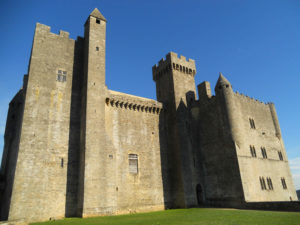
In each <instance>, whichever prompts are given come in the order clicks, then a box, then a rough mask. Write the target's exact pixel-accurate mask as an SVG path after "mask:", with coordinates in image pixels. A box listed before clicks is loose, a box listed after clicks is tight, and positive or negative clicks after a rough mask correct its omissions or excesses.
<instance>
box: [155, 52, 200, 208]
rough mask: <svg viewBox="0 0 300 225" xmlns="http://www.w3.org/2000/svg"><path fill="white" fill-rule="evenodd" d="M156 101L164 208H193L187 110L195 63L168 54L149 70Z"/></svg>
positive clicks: (192, 97) (191, 97)
mask: <svg viewBox="0 0 300 225" xmlns="http://www.w3.org/2000/svg"><path fill="white" fill-rule="evenodd" d="M152 72H153V80H154V81H155V82H156V95H157V100H158V101H160V102H162V103H163V104H164V106H165V109H166V110H165V113H164V115H163V116H164V117H163V118H161V119H162V121H164V122H163V123H164V129H165V131H166V132H167V146H168V147H167V150H166V152H163V153H162V162H163V163H162V167H163V170H164V172H163V173H164V174H166V176H165V177H166V180H165V181H164V189H165V192H166V194H165V195H166V200H165V201H166V206H167V207H189V206H193V205H196V197H195V195H194V193H195V192H194V187H193V186H194V184H193V163H192V162H193V153H192V143H191V135H190V127H191V126H190V117H189V112H188V107H189V106H190V104H191V102H193V101H194V100H195V93H196V89H195V80H194V76H195V74H196V67H195V61H194V60H192V59H189V60H186V58H185V57H184V56H181V57H180V58H178V56H177V54H176V53H173V52H170V53H169V54H167V56H166V59H165V60H164V59H162V60H160V61H159V64H158V66H157V65H155V66H154V67H153V68H152Z"/></svg>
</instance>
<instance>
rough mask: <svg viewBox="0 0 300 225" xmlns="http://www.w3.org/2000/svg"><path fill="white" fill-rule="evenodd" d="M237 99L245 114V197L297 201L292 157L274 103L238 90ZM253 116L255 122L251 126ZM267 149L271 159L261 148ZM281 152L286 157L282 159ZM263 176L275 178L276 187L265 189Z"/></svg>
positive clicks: (241, 155) (241, 160) (242, 156)
mask: <svg viewBox="0 0 300 225" xmlns="http://www.w3.org/2000/svg"><path fill="white" fill-rule="evenodd" d="M235 101H236V103H237V104H238V108H239V110H240V114H241V120H240V123H239V124H240V127H241V131H240V132H242V134H241V137H242V138H243V141H242V142H241V144H240V146H239V149H238V150H237V155H238V158H239V167H240V171H241V177H242V182H243V189H244V193H245V200H246V201H249V202H253V201H254V202H256V201H289V200H290V198H291V199H292V200H296V199H297V197H296V193H295V189H294V185H293V180H292V177H291V173H290V169H289V164H288V158H287V154H286V151H285V147H284V144H283V141H282V138H281V135H280V127H279V124H278V119H277V115H276V111H275V108H274V105H273V104H271V103H269V104H265V103H262V102H259V101H257V100H255V99H251V98H249V97H247V96H244V95H241V94H238V93H236V94H235ZM249 119H253V120H254V122H255V129H251V126H250V122H249ZM250 146H254V148H255V151H256V157H252V155H251V151H250ZM262 147H264V148H265V149H266V153H267V158H263V155H262V152H261V148H262ZM279 152H281V154H282V156H283V160H280V158H279ZM259 177H264V179H265V180H266V178H267V177H269V178H271V180H272V184H273V190H268V184H267V181H265V182H266V185H267V190H264V191H263V190H261V185H260V180H259ZM281 178H285V181H286V185H287V189H283V186H282V183H281Z"/></svg>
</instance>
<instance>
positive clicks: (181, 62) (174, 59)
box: [152, 52, 196, 81]
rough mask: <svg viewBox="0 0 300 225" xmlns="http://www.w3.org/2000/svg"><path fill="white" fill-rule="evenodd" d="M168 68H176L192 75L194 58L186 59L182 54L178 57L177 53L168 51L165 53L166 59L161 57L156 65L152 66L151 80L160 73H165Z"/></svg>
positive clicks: (194, 70) (194, 68) (194, 67)
mask: <svg viewBox="0 0 300 225" xmlns="http://www.w3.org/2000/svg"><path fill="white" fill-rule="evenodd" d="M168 70H173V71H175V70H177V71H180V72H182V73H184V74H189V75H192V76H193V77H194V76H195V74H196V65H195V60H193V59H188V60H187V59H186V57H184V56H183V55H181V56H180V57H178V55H177V53H175V52H169V53H168V54H167V55H166V59H164V58H162V59H161V60H160V61H159V62H158V65H156V64H155V65H154V66H153V67H152V73H153V80H154V81H156V80H157V79H158V78H159V77H160V76H161V74H164V73H166V72H167V71H168Z"/></svg>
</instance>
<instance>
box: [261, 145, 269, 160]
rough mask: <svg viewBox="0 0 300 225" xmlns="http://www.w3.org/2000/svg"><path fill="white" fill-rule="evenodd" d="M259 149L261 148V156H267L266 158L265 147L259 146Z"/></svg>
mask: <svg viewBox="0 0 300 225" xmlns="http://www.w3.org/2000/svg"><path fill="white" fill-rule="evenodd" d="M260 149H261V154H262V157H263V158H264V159H267V158H268V155H267V151H266V149H265V147H261V148H260Z"/></svg>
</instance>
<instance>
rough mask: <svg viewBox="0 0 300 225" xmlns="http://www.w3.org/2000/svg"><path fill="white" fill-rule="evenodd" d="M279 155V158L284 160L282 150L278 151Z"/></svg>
mask: <svg viewBox="0 0 300 225" xmlns="http://www.w3.org/2000/svg"><path fill="white" fill-rule="evenodd" d="M278 156H279V159H280V160H281V161H282V160H283V156H282V153H281V152H278Z"/></svg>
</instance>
